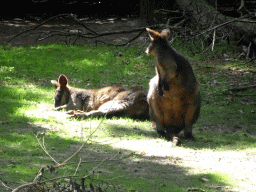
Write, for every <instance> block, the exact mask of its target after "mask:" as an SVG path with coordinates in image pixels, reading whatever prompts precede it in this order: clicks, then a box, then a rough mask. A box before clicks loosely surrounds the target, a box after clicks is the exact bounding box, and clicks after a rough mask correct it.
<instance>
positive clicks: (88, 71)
mask: <svg viewBox="0 0 256 192" xmlns="http://www.w3.org/2000/svg"><path fill="white" fill-rule="evenodd" d="M181 51H182V52H185V51H184V50H181ZM220 57H222V56H221V55H220V54H215V55H214V54H212V55H210V56H207V57H203V56H201V55H196V56H193V57H191V58H190V60H191V62H192V65H193V68H194V72H195V74H196V77H197V80H198V81H199V82H200V84H201V95H202V109H201V116H200V118H199V120H198V122H197V124H195V126H194V135H195V137H196V139H197V141H187V140H185V139H184V138H182V146H181V147H173V146H171V144H170V143H169V142H166V141H165V140H163V139H160V138H156V132H155V130H152V129H151V128H150V122H149V121H136V120H131V119H124V118H121V119H112V120H106V119H104V118H102V119H98V120H97V119H92V120H82V121H81V120H70V119H66V116H67V115H66V114H65V112H55V111H52V110H51V109H52V108H53V100H52V99H53V93H54V87H53V86H52V85H51V83H50V80H52V79H54V80H57V78H58V76H59V75H60V74H65V75H66V76H67V77H68V78H69V84H70V86H74V87H80V88H99V87H103V86H107V85H117V84H124V85H127V86H128V87H131V86H135V85H141V86H143V87H144V88H145V89H148V82H149V80H150V78H152V77H153V76H154V73H155V71H154V61H153V57H148V56H146V55H144V53H143V49H141V48H138V47H133V48H113V47H86V46H80V47H79V46H73V47H68V46H64V45H44V46H37V47H33V46H21V47H12V46H4V47H3V46H2V47H0V101H1V102H0V108H1V110H0V155H1V158H0V178H1V179H2V180H3V181H6V182H7V185H8V186H10V187H13V188H14V187H16V186H18V185H21V184H24V183H26V182H31V181H32V180H33V179H34V177H35V174H36V173H37V172H38V171H39V170H40V168H41V167H42V166H44V165H53V166H54V165H55V163H54V162H53V161H52V160H51V158H50V157H49V156H48V155H47V154H46V153H45V152H44V150H43V149H42V147H41V146H40V145H39V142H38V141H37V139H36V135H37V133H40V134H39V135H38V139H40V143H44V145H45V149H46V150H47V151H48V152H49V154H50V155H51V156H52V157H53V158H54V159H55V160H56V161H57V162H58V163H62V162H63V161H65V160H66V159H67V158H69V157H70V156H71V155H72V154H74V153H75V152H76V151H77V150H78V149H79V147H80V146H81V145H82V141H84V140H85V138H86V137H87V136H88V135H89V134H90V133H91V132H92V131H93V130H95V129H97V131H96V132H95V133H94V134H93V136H92V138H91V139H90V140H89V141H88V142H87V143H86V144H85V146H84V147H83V149H82V150H81V151H80V152H79V153H78V154H77V155H75V157H74V158H72V159H71V160H70V161H69V162H68V164H67V165H65V166H62V167H60V168H59V169H57V173H56V174H55V175H47V174H46V175H45V178H44V179H50V178H53V177H56V176H58V177H60V176H69V175H74V174H75V175H76V176H79V177H81V176H86V175H89V176H90V179H89V178H87V179H86V181H88V182H91V181H92V180H91V179H95V180H93V181H94V183H97V182H99V183H100V185H101V187H102V188H104V187H105V188H106V186H108V187H109V188H108V190H109V191H129V190H130V191H189V190H192V189H195V190H196V189H198V190H205V191H219V190H224V191H225V190H226V191H235V190H236V189H239V190H241V189H243V190H245V191H246V190H247V189H246V188H248V186H250V187H252V185H253V182H252V179H251V178H253V176H254V175H253V173H252V172H253V169H254V167H255V166H254V165H252V164H250V163H252V162H254V163H255V160H256V158H255V155H256V144H255V142H256V136H255V134H256V130H255V122H256V109H255V104H256V99H255V94H256V90H255V88H250V87H249V85H255V83H256V77H255V76H256V75H255V74H256V68H255V65H253V64H250V63H247V62H246V61H242V60H234V59H232V57H230V58H228V59H227V58H226V60H225V59H223V58H220ZM242 87H247V89H246V90H239V89H237V88H242ZM231 88H236V89H235V91H234V90H233V92H231V91H230V89H231ZM97 127H98V128H97ZM79 162H80V163H79ZM236 163H237V164H236ZM78 165H79V168H78ZM253 166H254V167H253ZM77 168H78V169H77ZM248 169H250V170H251V171H252V172H250V171H248ZM76 170H77V171H76ZM236 170H237V171H236ZM255 170H256V168H255ZM255 170H254V171H255ZM238 175H239V176H238ZM97 179H99V180H100V181H97ZM101 181H104V182H105V183H104V182H103V183H102V182H101ZM88 185H89V184H88ZM95 186H96V184H95ZM248 189H250V188H248ZM0 191H4V188H3V187H2V186H0ZM248 191H249V190H248Z"/></svg>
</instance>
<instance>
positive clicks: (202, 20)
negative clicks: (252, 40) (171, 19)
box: [176, 0, 256, 35]
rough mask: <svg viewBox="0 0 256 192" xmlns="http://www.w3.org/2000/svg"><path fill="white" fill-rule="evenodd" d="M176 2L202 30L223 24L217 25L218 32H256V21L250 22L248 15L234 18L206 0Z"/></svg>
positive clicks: (246, 33)
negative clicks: (222, 12) (219, 10)
mask: <svg viewBox="0 0 256 192" xmlns="http://www.w3.org/2000/svg"><path fill="white" fill-rule="evenodd" d="M176 3H177V4H178V5H179V6H180V8H181V9H182V10H183V11H184V13H185V16H186V17H187V18H188V19H189V20H190V21H191V23H192V25H193V26H196V28H198V29H199V30H200V31H202V30H207V29H210V28H213V27H216V26H219V25H221V24H223V25H221V26H220V27H216V30H217V32H218V31H219V32H220V30H221V33H223V32H224V33H229V34H230V33H231V32H232V34H233V35H238V34H243V35H252V34H255V31H256V25H255V23H254V22H249V20H248V17H245V16H244V17H241V18H237V19H234V18H232V17H228V16H225V15H223V14H221V13H220V12H218V11H217V9H216V8H214V7H212V6H211V5H209V4H208V3H207V1H206V0H176ZM251 17H252V15H251ZM224 23H225V24H224Z"/></svg>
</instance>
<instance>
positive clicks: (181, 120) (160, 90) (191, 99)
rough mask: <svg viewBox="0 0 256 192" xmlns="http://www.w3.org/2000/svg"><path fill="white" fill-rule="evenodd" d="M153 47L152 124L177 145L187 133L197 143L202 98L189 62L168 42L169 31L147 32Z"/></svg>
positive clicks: (151, 48) (148, 51)
mask: <svg viewBox="0 0 256 192" xmlns="http://www.w3.org/2000/svg"><path fill="white" fill-rule="evenodd" d="M147 31H148V34H149V37H150V44H149V46H148V48H147V50H146V53H147V54H149V53H151V54H153V55H155V61H156V62H155V66H156V76H155V77H154V78H152V79H151V80H150V83H149V92H148V96H147V100H148V103H149V114H150V117H151V120H152V121H153V123H152V124H154V125H155V126H156V129H157V133H158V135H159V136H164V137H166V138H167V139H171V140H173V138H175V139H174V140H175V141H173V142H176V144H178V142H179V141H178V140H177V137H176V136H177V134H179V133H180V132H181V131H182V130H183V129H184V135H185V137H186V138H191V139H194V137H193V135H192V125H193V124H194V123H195V122H196V120H197V119H198V117H199V113H200V105H201V97H200V91H199V84H198V83H197V81H196V78H195V75H194V73H193V69H192V67H191V65H190V63H189V61H188V60H187V59H186V58H185V57H184V56H183V55H181V54H180V53H178V52H177V51H176V50H174V49H173V48H172V47H171V46H170V45H169V44H168V42H167V39H168V35H169V32H170V31H169V30H163V31H162V32H161V33H159V32H157V31H154V30H151V29H148V28H147Z"/></svg>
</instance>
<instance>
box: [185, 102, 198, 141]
mask: <svg viewBox="0 0 256 192" xmlns="http://www.w3.org/2000/svg"><path fill="white" fill-rule="evenodd" d="M199 113H200V103H195V104H193V105H190V106H189V107H188V110H187V113H186V116H185V128H184V136H185V138H187V139H193V140H195V138H194V136H193V134H192V126H193V124H194V123H195V122H196V120H197V118H198V116H199Z"/></svg>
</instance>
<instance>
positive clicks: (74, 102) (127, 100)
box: [51, 75, 149, 119]
mask: <svg viewBox="0 0 256 192" xmlns="http://www.w3.org/2000/svg"><path fill="white" fill-rule="evenodd" d="M51 83H52V84H53V85H54V86H55V89H56V90H55V95H54V107H55V110H61V109H65V110H80V111H78V112H76V113H75V114H74V115H73V116H75V117H81V118H86V117H100V116H106V117H107V118H111V117H113V116H115V117H130V118H134V119H149V114H148V103H147V92H146V91H144V90H143V89H141V88H139V87H133V88H131V89H127V88H125V87H122V86H109V87H104V88H101V89H78V88H73V87H69V86H68V79H67V77H66V76H65V75H60V76H59V79H58V82H57V81H55V80H51ZM82 111H83V112H82Z"/></svg>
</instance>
